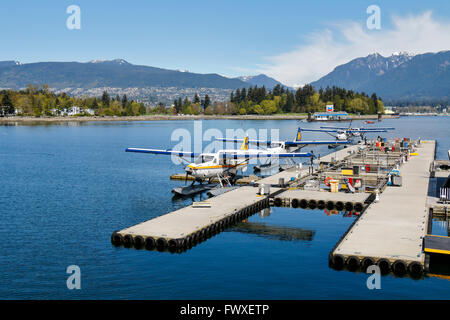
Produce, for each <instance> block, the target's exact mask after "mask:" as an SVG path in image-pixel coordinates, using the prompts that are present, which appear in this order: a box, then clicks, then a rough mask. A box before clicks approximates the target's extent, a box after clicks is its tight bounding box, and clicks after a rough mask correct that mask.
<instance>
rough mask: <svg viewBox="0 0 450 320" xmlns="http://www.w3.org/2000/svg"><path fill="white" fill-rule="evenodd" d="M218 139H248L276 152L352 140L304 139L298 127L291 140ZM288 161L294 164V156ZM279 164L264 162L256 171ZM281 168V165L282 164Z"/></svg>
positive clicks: (341, 143) (264, 148)
mask: <svg viewBox="0 0 450 320" xmlns="http://www.w3.org/2000/svg"><path fill="white" fill-rule="evenodd" d="M216 140H218V141H223V142H234V143H244V141H247V142H248V143H249V144H252V145H256V147H257V148H262V149H263V150H266V151H269V152H274V153H283V152H289V153H292V152H298V151H299V150H300V149H302V148H304V147H306V146H310V145H328V146H333V147H337V146H339V145H346V144H350V143H351V141H348V140H345V141H336V140H322V141H321V140H302V129H301V128H298V130H297V134H296V136H295V138H294V139H293V140H292V141H290V140H286V141H278V140H252V139H248V137H245V138H244V139H227V138H217V139H216ZM286 160H287V161H291V165H292V164H293V159H292V158H287V159H286ZM275 166H278V164H275V165H272V163H271V161H269V162H267V163H265V164H262V165H260V166H255V167H254V169H255V171H260V170H262V169H271V168H273V167H275ZM280 168H281V166H280Z"/></svg>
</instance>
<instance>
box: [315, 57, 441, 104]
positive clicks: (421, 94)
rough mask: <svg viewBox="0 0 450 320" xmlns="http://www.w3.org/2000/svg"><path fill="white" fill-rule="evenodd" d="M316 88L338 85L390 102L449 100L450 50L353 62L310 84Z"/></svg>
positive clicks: (365, 58)
mask: <svg viewBox="0 0 450 320" xmlns="http://www.w3.org/2000/svg"><path fill="white" fill-rule="evenodd" d="M311 85H312V86H313V87H315V88H316V89H318V88H321V87H322V88H326V87H327V86H329V87H332V86H338V87H342V88H346V89H349V90H355V91H364V92H366V93H369V94H370V93H373V92H375V93H376V94H377V95H378V96H381V97H382V98H383V99H385V100H388V101H398V100H419V101H424V102H426V101H432V100H439V99H442V100H447V99H450V93H449V92H448V87H449V86H450V51H440V52H436V53H432V52H430V53H424V54H409V53H399V54H393V55H391V56H389V57H384V56H382V55H380V54H379V53H375V54H370V55H368V56H366V57H361V58H356V59H353V60H351V61H349V62H347V63H345V64H342V65H339V66H337V67H335V68H334V69H333V71H331V72H330V73H328V74H327V75H325V76H324V77H322V78H320V79H319V80H317V81H314V82H312V83H311Z"/></svg>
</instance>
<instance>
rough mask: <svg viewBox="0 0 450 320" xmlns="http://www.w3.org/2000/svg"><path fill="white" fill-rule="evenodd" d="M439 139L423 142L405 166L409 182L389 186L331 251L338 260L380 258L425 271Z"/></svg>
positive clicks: (383, 264) (352, 262)
mask: <svg viewBox="0 0 450 320" xmlns="http://www.w3.org/2000/svg"><path fill="white" fill-rule="evenodd" d="M435 147H436V145H435V141H427V142H423V143H422V144H421V145H420V146H418V148H417V152H418V156H413V157H411V159H410V160H409V161H408V162H407V163H405V164H403V165H402V166H401V167H400V172H401V175H402V179H403V183H402V186H400V187H387V188H386V189H385V191H384V192H383V193H381V194H380V199H379V201H378V202H375V203H373V204H372V205H371V206H370V207H369V208H368V209H367V210H366V211H365V212H364V214H362V215H361V216H360V218H359V219H358V220H356V221H355V223H354V224H353V225H352V227H351V228H350V229H349V230H348V232H347V233H346V234H345V235H344V236H343V238H342V239H341V241H340V242H338V244H337V245H336V247H335V249H334V250H333V251H332V252H331V254H330V262H331V263H332V264H333V265H334V266H337V267H339V266H341V265H343V264H346V265H347V266H348V267H350V268H357V267H359V265H360V264H361V265H363V267H366V266H368V265H370V264H372V263H377V264H378V265H379V266H380V269H382V271H383V269H384V270H385V271H386V270H389V269H391V268H392V270H393V271H394V272H397V273H402V272H407V271H410V272H411V273H421V272H422V270H423V268H425V269H426V265H425V254H424V253H423V251H422V244H423V238H424V237H425V235H426V233H427V226H428V218H429V214H428V210H427V206H426V202H427V192H428V182H429V178H430V172H429V168H430V163H431V162H432V161H433V160H434V155H435Z"/></svg>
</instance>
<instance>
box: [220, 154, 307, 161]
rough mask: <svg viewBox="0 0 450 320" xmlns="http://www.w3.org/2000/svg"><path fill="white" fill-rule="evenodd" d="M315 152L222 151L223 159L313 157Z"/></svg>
mask: <svg viewBox="0 0 450 320" xmlns="http://www.w3.org/2000/svg"><path fill="white" fill-rule="evenodd" d="M312 156H313V154H312V153H309V152H299V153H289V152H286V153H271V152H253V153H249V152H221V153H220V157H221V158H222V159H224V158H228V159H260V158H305V157H312Z"/></svg>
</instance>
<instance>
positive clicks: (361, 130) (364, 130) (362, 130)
mask: <svg viewBox="0 0 450 320" xmlns="http://www.w3.org/2000/svg"><path fill="white" fill-rule="evenodd" d="M345 131H346V132H363V133H369V132H387V130H377V129H374V130H366V129H358V130H353V129H352V130H345Z"/></svg>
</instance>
